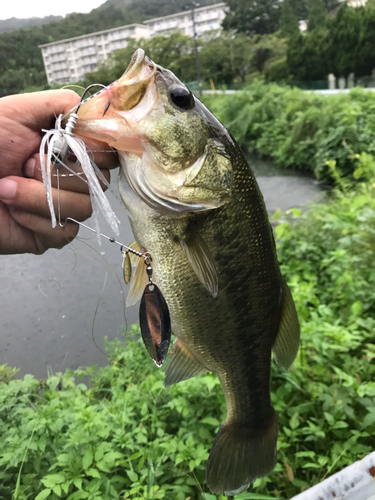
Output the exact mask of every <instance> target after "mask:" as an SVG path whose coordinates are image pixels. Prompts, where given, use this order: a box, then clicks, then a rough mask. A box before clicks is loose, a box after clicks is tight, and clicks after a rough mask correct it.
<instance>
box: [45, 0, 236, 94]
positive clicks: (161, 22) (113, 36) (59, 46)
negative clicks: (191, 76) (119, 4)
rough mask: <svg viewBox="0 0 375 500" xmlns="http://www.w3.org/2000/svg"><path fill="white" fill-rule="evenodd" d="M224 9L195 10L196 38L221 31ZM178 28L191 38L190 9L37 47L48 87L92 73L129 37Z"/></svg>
mask: <svg viewBox="0 0 375 500" xmlns="http://www.w3.org/2000/svg"><path fill="white" fill-rule="evenodd" d="M225 6H226V4H225V3H224V2H221V3H217V4H214V5H208V6H206V7H199V8H198V9H195V11H194V17H195V23H196V31H197V35H198V36H200V35H202V34H203V33H204V32H207V31H212V30H219V29H220V27H221V22H222V20H223V19H224V17H225V11H224V9H225ZM177 29H180V30H181V31H182V32H183V33H185V34H186V35H189V36H193V35H194V33H193V31H194V30H193V20H192V12H191V10H187V11H184V12H178V13H176V14H171V15H169V16H165V17H159V18H155V19H150V20H148V21H145V22H144V23H143V24H130V25H128V26H120V27H118V28H112V29H109V30H104V31H98V32H96V33H90V34H88V35H82V36H77V37H74V38H68V39H66V40H60V41H58V42H52V43H46V44H44V45H40V46H39V48H40V49H41V51H42V56H43V62H44V68H45V71H46V75H47V81H48V84H49V85H52V84H54V83H69V82H74V81H78V80H80V79H82V77H83V76H84V75H85V74H86V73H89V72H90V71H95V70H96V69H97V68H98V64H99V63H100V61H103V60H105V59H107V57H108V56H109V54H110V53H111V52H112V51H114V50H117V49H122V48H125V47H126V46H127V44H128V39H129V38H133V39H135V40H139V39H140V38H151V37H153V36H155V35H164V34H167V33H172V32H173V31H176V30H177Z"/></svg>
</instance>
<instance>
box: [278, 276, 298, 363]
mask: <svg viewBox="0 0 375 500" xmlns="http://www.w3.org/2000/svg"><path fill="white" fill-rule="evenodd" d="M299 341H300V327H299V321H298V316H297V311H296V306H295V305H294V300H293V297H292V294H291V292H290V289H289V287H288V285H287V284H286V283H284V302H283V307H282V313H281V321H280V327H279V331H278V333H277V337H276V340H275V344H274V346H273V354H274V358H275V361H276V363H277V364H278V365H280V366H281V368H282V369H283V370H289V368H290V367H291V366H292V364H293V361H294V360H295V359H296V356H297V353H298V348H299Z"/></svg>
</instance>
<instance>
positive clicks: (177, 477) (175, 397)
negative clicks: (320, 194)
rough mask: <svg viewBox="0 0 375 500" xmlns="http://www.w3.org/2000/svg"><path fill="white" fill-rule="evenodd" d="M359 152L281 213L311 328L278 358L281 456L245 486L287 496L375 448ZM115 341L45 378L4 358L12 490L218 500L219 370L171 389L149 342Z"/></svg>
mask: <svg viewBox="0 0 375 500" xmlns="http://www.w3.org/2000/svg"><path fill="white" fill-rule="evenodd" d="M353 161H354V163H355V167H356V168H355V172H354V175H355V177H356V178H357V179H361V181H360V182H357V183H356V184H355V185H354V186H353V184H352V182H351V181H348V180H343V179H342V177H341V176H340V173H339V171H338V169H337V166H336V162H335V160H333V159H332V160H331V161H330V162H329V168H330V169H331V171H332V175H333V176H334V177H335V178H336V181H337V187H336V188H335V190H334V192H333V193H332V195H331V197H330V200H329V201H328V202H327V203H325V204H321V205H318V206H315V207H313V208H312V209H311V210H310V211H309V212H307V213H305V214H301V212H300V211H299V210H291V211H290V212H289V214H288V213H287V214H284V215H282V214H280V213H276V214H275V218H276V219H278V222H279V225H278V226H277V227H276V237H277V241H278V247H279V248H278V253H279V259H280V261H281V266H282V271H283V273H284V275H285V277H286V279H287V281H288V282H289V284H290V286H291V289H292V292H293V295H294V298H295V301H296V306H297V310H298V314H299V318H300V322H301V327H302V342H301V349H300V354H299V356H298V358H297V360H296V362H295V364H294V365H293V368H292V370H291V371H290V372H288V373H285V372H282V371H281V370H280V369H279V368H278V367H277V366H276V365H274V366H273V368H272V401H273V404H274V406H275V408H276V410H277V412H278V414H279V423H280V436H279V442H278V448H279V451H278V464H277V467H276V469H275V470H274V472H272V473H271V474H270V475H269V476H268V477H266V478H263V479H260V480H258V481H256V483H255V484H254V485H253V487H252V488H251V489H250V491H249V492H247V493H243V494H241V495H238V496H237V497H236V498H237V499H238V500H256V499H258V500H261V499H263V500H271V499H274V500H277V499H279V500H288V499H290V498H291V497H292V496H293V495H295V494H298V493H299V492H301V491H302V490H304V489H306V488H308V487H311V486H312V485H313V484H315V483H317V482H319V481H321V480H323V479H324V478H325V477H327V476H329V475H331V474H333V473H334V472H336V471H338V470H340V469H342V468H343V467H345V466H347V465H349V464H351V463H353V462H354V461H355V460H358V459H360V458H362V457H363V456H365V455H366V454H368V453H370V452H371V451H372V450H373V446H374V438H373V436H374V433H375V383H374V377H375V362H374V361H375V347H374V328H375V320H374V317H375V271H374V267H373V262H374V254H375V229H374V228H375V184H374V181H375V163H374V160H373V158H372V157H371V156H370V155H368V154H366V153H362V154H361V155H358V157H357V158H354V159H353ZM297 221H298V223H297ZM130 333H131V334H134V333H138V332H137V328H136V327H134V328H133V331H132V332H130ZM127 340H129V337H128V338H127ZM107 349H108V351H109V356H110V360H111V363H110V364H109V366H107V367H105V368H100V369H97V370H95V368H89V369H86V370H83V369H79V370H76V371H74V372H73V371H67V372H66V373H65V374H56V375H55V376H52V377H50V378H48V379H47V380H45V381H38V380H35V378H34V377H32V376H31V375H28V376H26V377H24V379H23V380H16V379H13V376H14V374H15V370H11V369H10V368H8V367H5V366H3V367H1V369H0V418H1V423H2V424H1V426H2V427H1V433H0V498H3V499H6V500H9V499H10V498H12V499H13V500H16V499H17V500H26V499H33V500H34V499H35V500H43V499H46V498H48V499H49V500H57V499H59V498H62V499H69V500H80V499H90V500H94V499H97V500H99V499H102V498H106V500H111V499H126V498H128V499H132V500H136V499H137V500H138V499H139V500H141V499H153V498H155V499H156V498H165V499H170V500H184V499H187V498H193V499H198V498H202V499H204V498H205V499H206V500H214V499H215V498H216V497H215V496H213V495H210V494H209V493H207V489H206V487H205V484H204V470H205V464H206V460H207V456H208V452H209V449H210V446H211V445H212V442H213V438H214V435H215V433H216V432H217V430H218V428H219V425H220V422H221V421H222V420H223V418H224V417H225V403H224V397H223V393H222V390H221V388H220V385H219V382H218V379H217V378H216V377H215V376H213V375H211V374H210V375H204V376H201V377H197V378H195V379H191V380H189V381H186V382H183V383H180V384H178V385H176V386H173V387H172V388H170V389H164V388H163V375H164V374H163V371H164V370H158V369H157V368H156V367H155V365H154V364H153V362H152V361H151V359H150V358H149V356H148V354H147V353H146V350H145V349H144V347H143V345H140V344H137V343H134V342H130V343H128V344H127V345H124V344H123V343H122V342H121V341H120V340H117V341H114V342H110V343H107ZM84 376H85V377H86V381H88V382H89V383H87V382H86V383H83V381H82V380H81V381H79V380H80V379H82V377H84Z"/></svg>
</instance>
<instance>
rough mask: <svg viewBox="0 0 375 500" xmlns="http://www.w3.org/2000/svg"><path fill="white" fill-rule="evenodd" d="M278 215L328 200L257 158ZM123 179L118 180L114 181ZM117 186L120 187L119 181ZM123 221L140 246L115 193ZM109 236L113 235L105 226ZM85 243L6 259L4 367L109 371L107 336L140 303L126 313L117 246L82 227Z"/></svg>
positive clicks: (311, 184) (126, 236)
mask: <svg viewBox="0 0 375 500" xmlns="http://www.w3.org/2000/svg"><path fill="white" fill-rule="evenodd" d="M249 160H250V164H251V166H252V168H253V170H254V172H255V174H256V176H257V180H258V183H259V185H260V188H261V190H262V192H263V195H264V198H265V202H266V205H267V210H268V212H269V213H270V214H272V213H273V212H275V210H276V209H277V208H281V209H282V210H286V209H288V208H291V207H305V206H306V205H307V204H308V203H310V202H312V201H316V200H318V199H319V197H320V196H321V193H322V190H321V187H320V186H319V184H318V183H317V182H316V181H315V180H313V179H312V178H311V177H307V176H303V175H299V174H296V173H295V172H293V171H285V170H281V169H278V168H277V167H275V166H274V165H273V164H272V163H271V162H268V161H262V160H259V159H257V158H254V157H250V158H249ZM115 176H116V174H115V175H114V177H115ZM113 184H114V185H115V184H116V182H115V181H113ZM108 196H109V198H110V201H111V204H112V207H113V208H114V210H115V212H116V213H117V215H118V216H119V218H120V219H121V235H120V237H119V238H118V239H119V241H121V242H123V243H125V244H130V243H131V242H132V241H133V239H134V238H133V237H132V233H131V229H130V225H129V222H128V219H127V215H126V212H125V209H124V207H123V205H122V204H121V203H120V202H119V201H118V200H117V199H115V198H114V197H113V195H111V194H109V195H108ZM101 230H102V231H103V232H105V231H106V230H107V226H106V223H105V222H104V221H102V222H101ZM79 237H80V238H79V239H76V240H75V241H74V242H73V243H71V244H70V245H68V246H67V247H65V248H63V249H62V250H49V251H48V252H47V253H45V254H44V255H42V256H34V255H9V256H1V255H0V300H1V308H0V310H1V317H0V365H1V364H3V363H7V364H8V365H9V366H16V367H18V368H20V375H21V376H22V375H24V374H26V373H31V374H34V375H35V376H37V377H38V378H45V377H46V376H47V369H48V368H49V367H50V369H52V371H53V372H54V373H56V372H58V371H64V370H65V369H67V368H71V369H74V368H77V367H78V366H91V365H93V364H97V365H105V364H106V363H107V358H106V356H105V354H103V353H101V352H100V350H99V349H98V348H97V346H96V345H95V343H94V340H93V336H94V338H95V340H96V343H97V344H98V346H99V347H100V348H101V349H103V348H104V337H105V336H107V337H108V338H109V339H114V338H116V337H121V335H122V334H121V332H122V328H123V325H125V324H126V323H127V325H128V326H130V325H132V324H133V323H136V322H137V320H138V307H139V306H138V305H136V306H132V307H129V308H126V309H125V307H124V300H125V298H126V294H127V289H128V287H127V285H125V283H124V281H123V278H122V266H121V264H122V255H121V253H120V250H119V247H118V246H117V245H114V244H111V243H109V242H107V241H103V242H102V245H101V246H98V244H97V240H96V235H92V234H91V233H89V232H88V231H87V230H85V229H82V228H81V230H80V233H79Z"/></svg>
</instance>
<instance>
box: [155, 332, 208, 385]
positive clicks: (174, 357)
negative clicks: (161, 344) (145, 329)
mask: <svg viewBox="0 0 375 500" xmlns="http://www.w3.org/2000/svg"><path fill="white" fill-rule="evenodd" d="M206 372H208V369H207V368H206V367H205V366H203V365H202V364H201V363H200V362H199V361H198V360H197V358H196V357H195V356H194V354H193V353H192V352H191V351H190V350H189V349H188V348H187V347H186V345H185V344H184V343H183V342H182V340H180V339H177V340H176V341H175V343H174V345H173V349H172V350H171V360H170V361H169V364H168V366H167V370H166V372H165V379H164V387H169V386H170V385H173V384H177V383H178V382H182V381H183V380H187V379H189V378H192V377H196V376H197V375H202V374H203V373H206Z"/></svg>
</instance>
